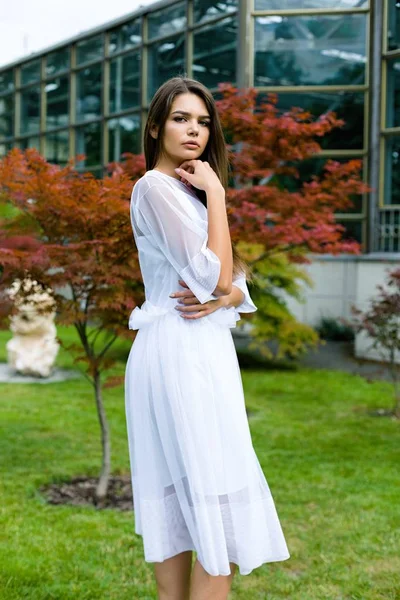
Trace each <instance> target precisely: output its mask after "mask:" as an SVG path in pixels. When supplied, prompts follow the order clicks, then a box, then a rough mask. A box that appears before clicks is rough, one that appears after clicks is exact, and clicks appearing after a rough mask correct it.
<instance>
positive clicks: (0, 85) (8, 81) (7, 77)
mask: <svg viewBox="0 0 400 600" xmlns="http://www.w3.org/2000/svg"><path fill="white" fill-rule="evenodd" d="M13 89H14V71H13V70H12V69H10V70H9V71H3V72H2V73H0V94H4V93H7V92H12V91H13Z"/></svg>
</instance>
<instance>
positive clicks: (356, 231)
mask: <svg viewBox="0 0 400 600" xmlns="http://www.w3.org/2000/svg"><path fill="white" fill-rule="evenodd" d="M335 222H336V223H338V224H339V225H343V227H345V228H346V229H345V231H343V233H342V240H346V241H354V240H355V241H356V242H358V243H359V244H362V243H363V239H362V237H363V235H362V229H363V228H362V221H348V220H345V219H335Z"/></svg>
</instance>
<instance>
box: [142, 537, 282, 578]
mask: <svg viewBox="0 0 400 600" xmlns="http://www.w3.org/2000/svg"><path fill="white" fill-rule="evenodd" d="M136 535H139V536H140V537H143V535H142V534H141V533H137V532H136ZM189 550H191V551H192V552H196V558H197V560H198V561H199V563H200V564H201V566H202V567H203V569H204V570H205V571H206V573H208V574H209V575H211V576H212V577H219V576H221V575H223V576H227V575H230V574H231V573H217V574H215V575H214V574H213V573H209V571H207V569H206V568H205V566H204V565H203V563H202V561H201V560H200V559H199V555H198V552H197V550H196V548H195V547H194V546H193V545H190V546H183V548H182V549H181V550H177V551H176V552H173V553H172V554H169V555H167V556H164V558H162V559H161V560H159V559H156V558H145V559H144V560H145V562H147V563H150V564H151V563H156V562H157V563H158V562H164V561H166V560H168V559H169V558H173V557H174V556H177V555H178V554H181V553H182V552H188V551H189ZM290 556H291V555H290V554H289V553H287V554H282V555H281V556H277V557H274V558H265V559H263V560H262V561H261V562H259V563H257V564H256V565H254V567H251V569H247V570H245V569H241V567H240V564H239V563H238V562H236V561H237V559H235V560H231V559H230V558H229V555H228V562H230V563H233V564H235V565H236V566H237V567H238V569H239V575H250V573H252V572H253V571H254V569H258V568H259V567H261V566H262V565H265V564H267V563H272V562H280V561H284V560H288V559H289V558H290Z"/></svg>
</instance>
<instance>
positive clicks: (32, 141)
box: [19, 137, 40, 150]
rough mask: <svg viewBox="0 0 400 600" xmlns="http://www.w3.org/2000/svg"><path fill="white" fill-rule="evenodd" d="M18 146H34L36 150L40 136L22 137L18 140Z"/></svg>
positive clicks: (24, 147)
mask: <svg viewBox="0 0 400 600" xmlns="http://www.w3.org/2000/svg"><path fill="white" fill-rule="evenodd" d="M19 147H20V148H22V150H26V149H27V148H36V150H40V138H39V137H31V138H24V139H23V140H20V141H19Z"/></svg>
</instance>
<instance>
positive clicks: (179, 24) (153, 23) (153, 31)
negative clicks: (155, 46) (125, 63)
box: [148, 2, 186, 40]
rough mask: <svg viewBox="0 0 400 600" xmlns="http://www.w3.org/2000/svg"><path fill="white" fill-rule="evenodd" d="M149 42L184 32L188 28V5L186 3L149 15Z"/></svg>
mask: <svg viewBox="0 0 400 600" xmlns="http://www.w3.org/2000/svg"><path fill="white" fill-rule="evenodd" d="M148 19H149V40H151V39H152V38H155V37H160V36H162V35H170V34H171V33H177V32H178V31H182V30H183V29H185V27H186V5H185V3H184V2H181V3H179V4H174V5H173V6H168V7H166V8H163V9H162V10H158V11H157V12H152V13H150V14H149V17H148Z"/></svg>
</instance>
